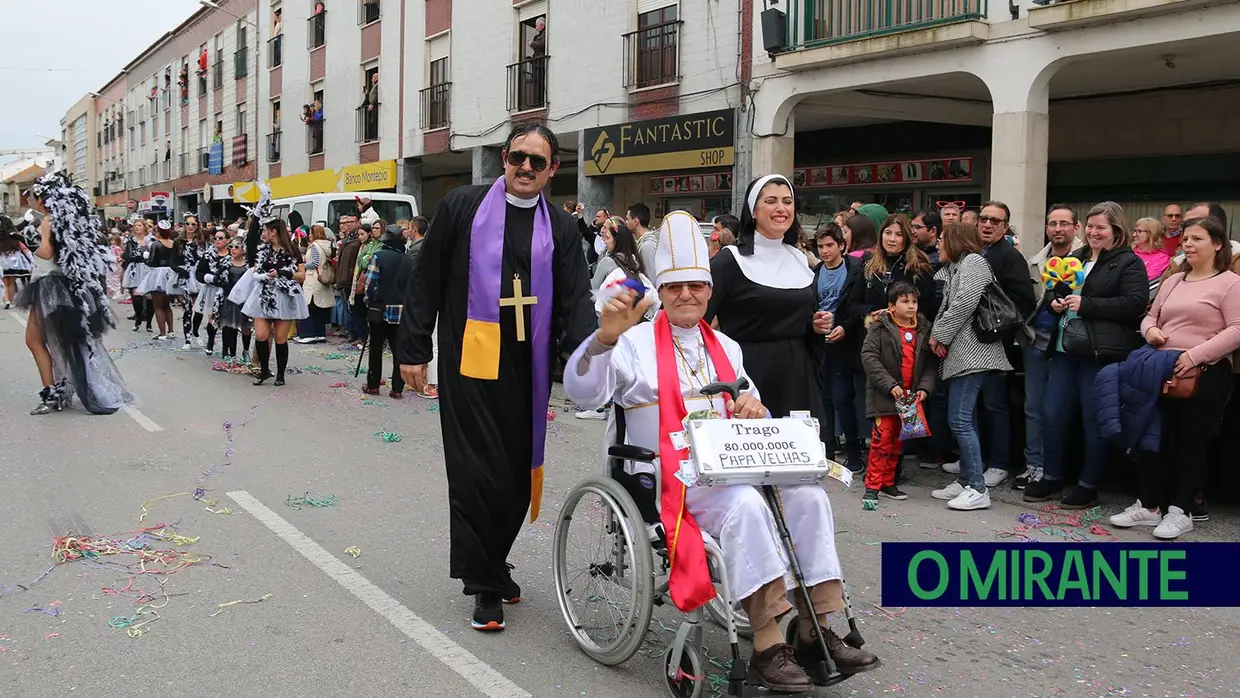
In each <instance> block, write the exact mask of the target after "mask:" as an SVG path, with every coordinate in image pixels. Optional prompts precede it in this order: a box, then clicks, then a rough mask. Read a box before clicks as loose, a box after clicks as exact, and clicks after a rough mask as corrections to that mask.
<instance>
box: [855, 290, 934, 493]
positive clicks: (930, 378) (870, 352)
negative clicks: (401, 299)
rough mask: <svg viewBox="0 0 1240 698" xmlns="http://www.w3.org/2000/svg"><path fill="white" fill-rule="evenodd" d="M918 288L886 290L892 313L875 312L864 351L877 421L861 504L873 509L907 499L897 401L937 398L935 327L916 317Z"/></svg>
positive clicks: (871, 413) (870, 405) (868, 399)
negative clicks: (883, 500) (899, 471)
mask: <svg viewBox="0 0 1240 698" xmlns="http://www.w3.org/2000/svg"><path fill="white" fill-rule="evenodd" d="M917 296H918V293H917V288H916V287H914V286H913V285H912V284H910V283H907V282H904V281H900V282H897V283H894V284H892V285H891V288H890V289H889V290H888V291H887V312H885V313H882V312H880V313H876V314H875V315H874V318H873V320H872V321H871V322H869V323H868V325H869V332H868V333H867V334H866V337H865V343H864V344H863V345H862V347H861V365H862V367H863V368H864V369H865V375H866V394H865V405H866V416H867V417H869V418H871V419H873V420H874V431H873V433H872V435H871V436H870V458H869V463H868V469H867V470H866V474H865V496H864V498H863V499H862V503H863V504H864V505H865V508H867V509H872V508H874V507H875V506H876V505H877V502H878V496H879V495H880V494H881V495H883V496H884V497H889V498H891V499H907V498H908V495H906V494H905V493H904V492H902V491H901V490H900V489H899V488H898V487H896V466H897V465H898V464H899V462H900V450H901V442H900V417H899V414H898V412H897V410H896V403H897V401H906V400H910V399H911V400H916V401H917V402H923V401H925V399H926V398H927V397H928V396H929V395H931V394H933V393H934V379H935V376H936V375H937V374H938V358H937V357H935V355H934V352H933V351H931V350H930V323H929V322H927V321H926V320H925V318H923V317H921V316H920V315H918V313H917Z"/></svg>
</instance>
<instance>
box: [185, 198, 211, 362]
mask: <svg viewBox="0 0 1240 698" xmlns="http://www.w3.org/2000/svg"><path fill="white" fill-rule="evenodd" d="M184 250H185V262H184V263H183V264H182V265H181V267H182V268H183V269H184V270H185V276H184V277H183V278H184V279H185V293H184V294H183V295H182V296H181V334H182V335H183V336H184V338H185V344H184V346H182V347H181V349H183V350H188V349H190V348H191V347H193V346H194V344H193V339H192V338H195V337H198V336H199V334H198V332H199V330H200V329H201V327H202V313H200V312H197V311H196V310H195V305H196V304H197V300H198V294H199V293H200V292H201V291H202V282H201V281H199V280H198V274H197V271H198V260H200V259H202V258H203V257H204V256H206V255H208V254H211V246H210V245H208V244H207V237H206V231H204V230H203V229H202V228H200V227H199V225H198V217H197V216H186V218H185V240H184ZM199 346H201V343H200V344H199Z"/></svg>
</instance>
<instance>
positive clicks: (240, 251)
mask: <svg viewBox="0 0 1240 698" xmlns="http://www.w3.org/2000/svg"><path fill="white" fill-rule="evenodd" d="M224 232H225V231H223V230H220V231H217V232H216V235H220V234H223V233H224ZM248 271H249V268H248V267H247V266H246V263H245V241H244V240H242V239H241V238H232V239H231V240H229V241H228V256H226V257H224V261H223V264H222V266H221V268H220V270H219V272H218V273H216V272H212V274H214V277H215V278H213V279H212V280H211V283H212V284H214V285H218V286H219V293H217V294H215V303H214V305H212V306H211V319H212V320H213V321H214V322H215V324H216V325H218V326H219V328H220V331H221V333H222V335H223V337H222V339H223V347H222V350H221V352H220V356H222V357H224V358H225V359H231V358H236V356H237V333H238V332H239V333H241V341H242V343H243V345H244V346H243V353H242V355H241V360H242V361H249V360H250V329H251V327H252V326H253V323H252V322H251V321H250V318H248V317H246V315H245V313H243V312H241V304H240V303H236V302H233V301H232V300H230V299H229V297H228V296H229V294H230V293H232V290H233V288H235V287H236V285H237V282H238V281H240V280H241V278H242V277H243V276H245V275H246V273H247V272H248ZM208 327H209V326H208ZM208 331H209V330H208Z"/></svg>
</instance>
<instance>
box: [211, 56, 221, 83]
mask: <svg viewBox="0 0 1240 698" xmlns="http://www.w3.org/2000/svg"><path fill="white" fill-rule="evenodd" d="M211 87H213V88H214V89H217V90H219V89H223V87H224V59H223V58H221V59H219V60H218V61H216V62H215V63H214V64H212V65H211Z"/></svg>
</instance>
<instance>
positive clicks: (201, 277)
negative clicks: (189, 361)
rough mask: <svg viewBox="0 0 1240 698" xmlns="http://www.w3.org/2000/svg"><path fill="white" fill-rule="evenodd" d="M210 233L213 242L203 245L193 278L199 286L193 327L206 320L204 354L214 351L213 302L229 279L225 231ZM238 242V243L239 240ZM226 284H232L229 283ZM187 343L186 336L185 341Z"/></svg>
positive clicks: (215, 324) (214, 322)
mask: <svg viewBox="0 0 1240 698" xmlns="http://www.w3.org/2000/svg"><path fill="white" fill-rule="evenodd" d="M212 235H213V236H214V237H213V238H212V243H214V246H213V247H208V248H206V250H205V251H203V253H202V254H201V255H200V256H199V257H198V263H197V264H195V265H194V280H195V281H197V282H198V285H199V289H198V295H197V296H196V297H195V298H194V305H193V307H192V309H191V311H192V312H193V314H194V329H195V330H197V329H198V326H199V323H201V322H202V320H203V318H204V317H205V318H206V320H207V350H206V353H207V356H211V354H213V353H215V332H216V328H218V327H219V322H218V321H217V319H216V317H215V315H216V313H215V304H216V301H218V300H219V297H220V292H221V291H222V289H223V287H224V285H225V284H226V283H227V282H228V278H227V277H228V267H229V261H228V259H229V254H228V231H226V230H223V229H221V230H217V231H214V232H213V233H212ZM237 244H238V246H241V243H240V242H238V243H237ZM243 249H244V248H243ZM228 285H229V287H230V288H231V286H232V284H228ZM191 311H187V312H191ZM188 343H189V341H188V336H187V338H186V344H188Z"/></svg>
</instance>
